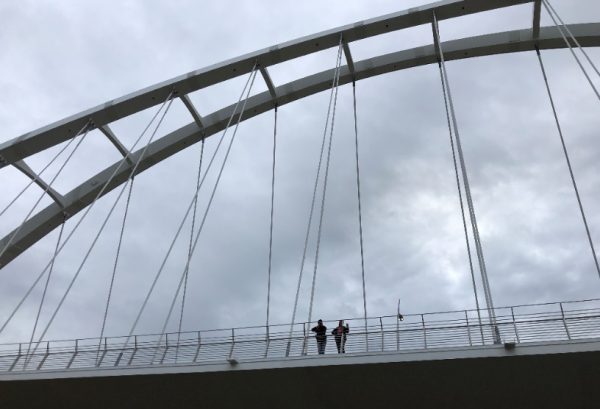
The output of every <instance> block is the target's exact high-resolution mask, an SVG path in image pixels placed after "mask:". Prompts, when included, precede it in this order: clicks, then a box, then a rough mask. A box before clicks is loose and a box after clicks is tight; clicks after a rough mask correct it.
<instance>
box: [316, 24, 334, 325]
mask: <svg viewBox="0 0 600 409" xmlns="http://www.w3.org/2000/svg"><path fill="white" fill-rule="evenodd" d="M341 64H342V40H341V36H340V46H339V48H338V61H337V72H336V76H335V80H334V81H335V85H334V87H335V95H334V98H333V110H332V113H331V127H330V131H329V143H328V147H327V159H326V161H325V175H324V178H323V193H322V195H321V211H320V214H319V226H318V228H317V246H316V251H315V261H314V267H313V278H312V286H311V290H310V304H309V308H308V322H309V323H310V322H312V309H313V301H314V298H315V287H316V281H317V268H318V265H319V250H320V249H321V232H322V228H323V214H324V213H325V196H326V193H327V181H328V179H329V164H330V159H331V146H332V141H333V129H334V124H335V111H336V107H337V96H338V90H339V84H340V68H341Z"/></svg>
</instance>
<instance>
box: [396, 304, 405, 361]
mask: <svg viewBox="0 0 600 409" xmlns="http://www.w3.org/2000/svg"><path fill="white" fill-rule="evenodd" d="M400 321H404V316H403V315H402V314H400V298H398V310H397V315H396V351H399V350H400Z"/></svg>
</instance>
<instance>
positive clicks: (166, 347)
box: [159, 334, 169, 365]
mask: <svg viewBox="0 0 600 409" xmlns="http://www.w3.org/2000/svg"><path fill="white" fill-rule="evenodd" d="M159 347H160V345H159ZM168 350H169V334H165V352H163V355H162V357H161V358H160V364H161V365H162V364H163V362H164V361H165V357H166V356H167V351H168Z"/></svg>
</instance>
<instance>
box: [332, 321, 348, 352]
mask: <svg viewBox="0 0 600 409" xmlns="http://www.w3.org/2000/svg"><path fill="white" fill-rule="evenodd" d="M349 332H350V326H349V325H348V324H346V326H344V320H340V322H339V324H338V326H337V327H335V328H334V329H333V331H331V334H332V335H333V336H334V338H335V345H336V346H337V351H338V354H345V353H346V348H345V346H346V334H347V333H349Z"/></svg>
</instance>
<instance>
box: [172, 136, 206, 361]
mask: <svg viewBox="0 0 600 409" xmlns="http://www.w3.org/2000/svg"><path fill="white" fill-rule="evenodd" d="M205 139H206V135H204V134H203V135H202V144H201V145H200V160H199V161H198V176H197V178H196V190H198V189H199V188H200V177H201V175H202V158H203V156H204V141H205ZM193 201H194V211H193V212H192V226H191V228H190V244H189V245H188V258H191V257H192V242H193V240H194V230H195V226H196V213H197V208H198V196H194V199H193ZM188 276H189V271H188V270H186V271H185V282H184V284H183V295H182V296H181V312H180V313H179V326H178V330H177V347H176V348H175V362H177V359H178V358H179V341H180V340H181V327H182V325H183V312H184V310H185V297H186V294H187V284H188Z"/></svg>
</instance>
